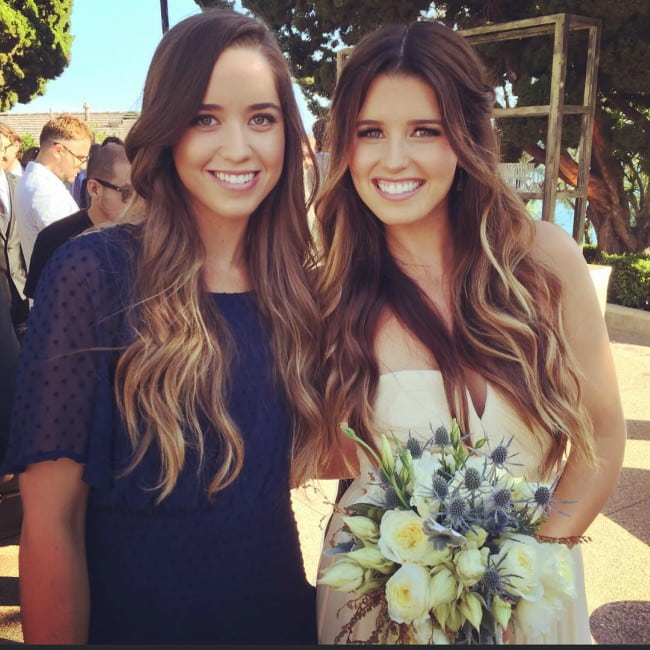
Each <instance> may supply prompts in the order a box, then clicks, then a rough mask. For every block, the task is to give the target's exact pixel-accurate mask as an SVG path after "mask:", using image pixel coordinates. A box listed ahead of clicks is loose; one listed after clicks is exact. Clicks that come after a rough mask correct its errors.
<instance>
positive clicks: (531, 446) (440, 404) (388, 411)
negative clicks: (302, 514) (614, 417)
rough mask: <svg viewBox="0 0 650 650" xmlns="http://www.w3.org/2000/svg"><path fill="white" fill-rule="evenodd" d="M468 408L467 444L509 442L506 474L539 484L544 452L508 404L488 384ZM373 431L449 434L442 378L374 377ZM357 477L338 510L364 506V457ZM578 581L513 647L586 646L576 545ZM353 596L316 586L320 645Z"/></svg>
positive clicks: (331, 530) (329, 638)
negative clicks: (538, 630) (552, 614)
mask: <svg viewBox="0 0 650 650" xmlns="http://www.w3.org/2000/svg"><path fill="white" fill-rule="evenodd" d="M468 402H469V405H470V406H469V409H470V413H469V416H470V433H471V434H472V439H474V440H476V439H479V438H482V437H485V438H487V440H488V443H489V445H490V446H491V447H494V446H496V445H498V444H500V443H501V442H507V441H508V440H509V439H510V438H511V437H512V438H513V440H512V443H511V444H510V451H511V453H512V454H515V453H516V454H517V455H516V456H515V457H514V458H513V461H515V462H517V463H518V465H512V466H511V467H510V471H511V473H512V474H514V475H517V476H523V477H524V478H525V479H527V480H530V481H536V480H539V467H540V465H541V460H542V458H543V456H544V449H543V448H542V447H541V446H540V445H539V444H538V443H537V442H536V441H535V440H534V439H533V438H532V436H531V435H530V433H528V431H527V429H526V427H525V426H524V424H523V423H522V422H521V420H520V419H519V417H518V416H517V414H516V413H515V411H514V410H513V409H512V408H511V407H510V406H509V404H508V402H507V401H506V400H505V399H504V398H503V397H502V396H501V395H500V394H499V393H498V392H497V391H496V390H495V389H494V388H493V387H492V386H491V385H490V384H489V383H488V386H487V396H486V401H485V407H484V410H483V414H482V416H480V417H479V416H478V414H477V413H476V411H475V410H474V408H473V406H472V402H471V399H470V398H469V394H468ZM375 425H376V426H375V430H376V431H378V432H380V433H383V432H391V433H392V434H394V435H395V436H396V437H397V438H398V439H400V440H404V441H406V440H407V439H408V436H409V433H410V434H411V435H412V436H414V437H419V438H421V439H422V440H423V441H424V440H427V439H428V438H430V437H431V435H432V432H433V431H435V430H436V428H438V427H439V426H445V427H447V429H449V427H450V425H451V416H450V414H449V409H448V407H447V401H446V398H445V393H444V388H443V382H442V376H441V374H440V372H439V371H437V370H402V371H398V372H392V373H388V374H383V375H381V376H380V378H379V385H378V390H377V398H376V401H375ZM359 459H360V468H361V469H360V473H359V477H358V478H357V479H355V480H354V481H353V482H352V484H351V485H350V487H349V489H348V490H347V491H346V493H345V494H344V495H343V497H342V498H341V500H340V502H339V506H341V507H342V508H345V507H346V506H348V505H349V504H352V503H355V502H358V501H363V500H364V495H365V494H366V489H367V488H366V486H367V481H368V473H369V470H370V467H371V466H370V463H369V461H368V459H367V457H366V456H365V455H363V454H362V453H360V454H359ZM341 527H342V521H341V518H340V516H339V515H337V514H336V513H335V514H334V515H333V516H332V519H331V521H330V523H329V526H328V529H327V531H326V534H325V537H324V549H323V550H324V551H326V550H327V549H329V548H330V547H331V546H332V545H333V542H334V538H335V536H336V533H337V531H339V530H340V529H341ZM572 555H573V560H574V563H575V575H576V582H577V588H576V591H577V597H576V599H575V600H572V601H569V603H568V606H567V607H566V608H565V610H564V612H563V614H562V615H561V616H560V617H559V619H558V620H557V622H556V623H555V624H553V625H551V626H550V627H549V628H548V630H547V632H546V633H545V634H544V635H543V636H538V637H535V638H529V637H528V638H527V637H525V636H524V635H523V634H522V633H521V631H515V638H514V643H515V644H553V645H564V644H590V643H592V640H591V633H590V630H589V612H588V609H587V601H586V596H585V586H584V571H583V566H582V555H581V551H580V547H579V546H574V548H573V549H572ZM334 559H335V558H334V557H332V556H328V555H325V554H324V553H323V554H322V555H321V559H320V564H319V568H318V576H320V574H321V572H322V570H323V569H325V568H326V567H328V566H329V565H330V564H331V563H332V562H333V561H334ZM356 597H357V596H356V595H355V594H347V593H344V592H340V591H336V590H334V589H332V588H331V587H328V586H325V585H318V586H317V596H316V608H317V620H318V639H319V643H321V644H328V645H329V644H333V643H334V642H335V641H334V640H335V638H336V636H337V635H338V634H339V632H340V630H341V627H342V626H343V625H344V624H346V623H347V622H348V621H349V620H350V618H351V616H352V614H353V611H352V610H351V609H350V608H348V607H346V604H347V603H348V602H349V601H350V600H354V599H355V598H356ZM374 626H375V619H374V617H373V615H372V613H370V614H369V615H368V616H366V617H364V618H363V619H362V621H361V622H360V623H359V625H358V626H357V628H356V634H355V641H357V642H362V641H363V640H365V639H368V638H369V636H370V635H371V633H372V631H373V629H374Z"/></svg>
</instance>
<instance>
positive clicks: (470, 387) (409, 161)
mask: <svg viewBox="0 0 650 650" xmlns="http://www.w3.org/2000/svg"><path fill="white" fill-rule="evenodd" d="M493 106H494V92H493V89H492V85H491V84H490V83H488V81H487V76H486V73H485V71H484V68H483V66H482V64H481V62H480V61H479V59H478V57H477V56H476V54H475V53H474V51H473V50H472V48H471V47H470V46H469V45H468V44H467V43H466V42H465V40H464V39H463V38H462V37H461V36H459V35H458V34H457V33H455V32H453V31H452V30H450V29H448V28H446V27H444V26H443V25H441V24H440V23H436V22H429V21H418V22H416V23H413V24H411V25H409V26H393V27H387V28H384V29H382V30H380V31H378V32H375V33H373V34H371V35H369V36H367V37H365V39H363V40H362V41H361V43H359V45H357V46H356V48H355V49H354V51H353V53H352V55H351V57H350V58H349V59H348V60H347V62H346V64H345V66H344V68H343V71H342V74H341V77H340V79H339V82H338V84H337V88H336V90H335V93H334V97H333V101H332V107H331V112H330V115H331V121H330V125H329V151H330V164H329V167H328V175H327V177H326V178H325V181H324V186H323V193H322V195H321V197H320V199H319V201H318V202H317V207H316V214H317V217H318V219H319V223H320V225H321V238H322V242H323V250H324V264H323V272H322V275H321V279H320V286H319V299H320V302H321V309H322V311H323V314H324V315H325V332H324V341H323V356H324V360H325V400H326V417H327V418H328V419H329V427H328V435H329V437H330V446H331V449H332V454H331V458H330V459H329V464H328V466H327V468H325V470H324V475H328V476H338V477H342V476H355V477H357V478H356V479H355V480H354V481H353V482H352V484H351V485H350V487H349V489H348V490H347V492H346V493H345V494H344V495H343V497H342V498H341V500H340V503H339V508H338V509H337V513H336V514H335V515H334V516H333V518H332V520H331V522H330V525H329V528H328V530H327V532H326V535H325V540H324V554H323V556H322V560H321V566H320V571H319V575H320V572H321V571H322V570H323V569H324V568H325V567H326V566H328V565H329V563H331V562H332V557H331V556H329V555H327V554H326V553H327V550H328V549H329V548H330V547H331V546H332V544H333V543H334V541H335V539H336V534H337V532H338V531H339V530H340V529H341V525H342V522H341V519H340V512H341V511H343V510H344V508H345V507H346V506H347V505H349V504H351V503H354V502H356V501H360V500H361V501H363V500H366V499H367V498H368V496H367V491H368V489H369V488H370V487H371V483H372V480H373V479H371V478H370V477H369V469H370V467H369V464H368V461H367V460H366V459H365V458H364V457H363V456H362V455H360V454H357V450H358V449H357V447H356V446H354V445H353V443H351V442H349V441H348V440H347V439H343V436H342V435H341V434H340V432H339V431H338V424H339V422H341V421H347V423H348V424H349V426H351V427H352V428H353V429H354V430H355V431H356V432H357V433H358V434H359V435H360V436H361V437H362V438H364V439H365V440H366V441H367V442H370V443H373V442H374V443H375V444H376V441H377V439H378V436H379V434H381V433H388V432H392V433H393V434H395V435H397V436H398V437H399V438H400V439H402V440H404V439H406V438H407V437H408V435H409V434H411V435H414V436H418V437H421V438H422V439H427V438H429V437H430V436H431V432H432V431H435V429H436V428H437V427H439V426H440V425H445V426H447V427H449V425H450V422H451V418H452V417H455V418H457V419H458V421H459V423H460V427H461V430H462V431H464V432H469V433H470V434H471V437H472V439H474V440H476V439H479V438H483V437H486V438H487V439H488V443H489V444H491V445H493V446H496V445H497V444H499V443H500V442H506V441H508V440H510V439H511V438H512V442H511V443H510V447H509V449H510V451H511V453H512V454H513V455H514V454H516V456H514V458H513V460H514V462H516V463H517V465H513V466H512V467H511V470H512V473H513V474H519V475H523V476H524V477H525V478H527V479H529V480H532V481H537V480H544V481H551V480H553V479H554V478H556V477H557V478H558V483H557V490H556V494H555V498H556V499H557V500H558V501H561V502H562V504H561V508H562V510H563V512H564V513H565V514H560V513H557V512H555V511H553V512H552V513H551V516H550V517H549V518H548V519H547V520H546V521H545V522H544V524H543V526H542V529H541V531H540V533H541V534H543V535H545V536H548V537H557V538H560V537H561V538H570V537H579V536H581V535H583V534H584V533H585V531H586V530H587V528H588V527H589V525H590V524H591V522H592V521H593V519H594V518H595V517H596V515H597V514H598V512H599V511H600V509H601V508H602V507H603V505H604V504H605V502H606V501H607V499H608V498H609V496H610V494H611V493H612V491H613V490H614V488H615V486H616V482H617V479H618V474H619V471H620V467H621V463H622V457H623V451H624V445H625V426H624V419H623V414H622V410H621V404H620V396H619V392H618V386H617V381H616V375H615V371H614V366H613V361H612V356H611V350H610V346H609V340H608V336H607V330H606V327H605V324H604V320H603V317H602V314H601V312H600V308H599V304H598V300H597V297H596V294H595V290H594V287H593V284H592V282H591V278H590V276H589V272H588V267H587V265H586V263H585V261H584V259H583V257H582V254H581V251H580V248H579V247H578V246H576V243H575V242H574V241H573V240H572V239H571V238H570V237H569V236H568V235H566V234H565V233H564V232H563V231H562V230H561V229H560V228H558V227H556V226H554V225H552V224H549V223H542V222H537V223H534V222H533V221H532V220H531V218H530V217H529V215H528V213H527V212H526V210H525V206H524V205H523V203H522V202H521V200H520V199H519V197H518V196H517V195H516V193H515V192H514V191H512V190H510V189H509V188H508V187H507V186H506V185H505V184H504V183H503V181H502V180H501V178H500V176H499V174H498V171H497V163H498V160H499V158H498V145H497V138H496V134H495V129H494V120H493V116H492V108H493ZM558 474H560V476H558ZM572 556H573V559H574V563H575V569H576V572H575V573H576V580H577V588H576V591H577V596H576V598H575V599H574V600H572V601H571V603H570V606H568V607H566V608H565V609H564V610H563V611H562V612H561V614H560V615H559V617H558V618H557V620H555V622H554V623H553V624H548V625H546V624H545V621H541V622H540V623H541V624H540V626H539V628H540V629H539V630H536V631H531V630H530V629H528V630H524V629H518V628H517V627H516V626H515V627H514V629H512V630H510V631H509V633H508V634H507V635H506V639H508V640H512V641H513V642H515V643H554V644H557V643H559V644H564V643H589V642H590V634H589V621H588V609H587V605H586V601H585V590H584V582H583V574H582V562H581V557H580V548H579V545H576V546H574V547H573V550H572ZM355 597H356V596H355V595H354V594H347V593H343V592H337V591H335V590H333V589H331V588H329V587H327V586H325V585H319V586H318V593H317V615H318V625H319V640H320V642H321V643H326V644H331V643H334V642H354V643H363V642H364V641H367V640H368V639H369V637H370V635H371V634H372V632H373V630H374V627H375V626H374V623H375V621H374V616H373V615H372V614H373V613H372V612H371V613H370V615H368V616H365V617H364V618H363V619H362V620H361V622H360V623H359V624H358V625H357V626H356V627H355V628H354V629H353V630H352V631H351V632H350V634H349V635H348V634H347V632H346V633H345V634H343V635H341V634H340V633H341V631H342V628H343V626H344V625H345V624H346V622H347V621H349V619H350V617H351V616H352V615H353V614H354V604H353V603H352V601H354V599H355Z"/></svg>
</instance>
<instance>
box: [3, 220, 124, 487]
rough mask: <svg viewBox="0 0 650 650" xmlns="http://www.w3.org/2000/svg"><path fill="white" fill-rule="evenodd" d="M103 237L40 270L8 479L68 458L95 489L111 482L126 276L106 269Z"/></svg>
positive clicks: (75, 243) (73, 245)
mask: <svg viewBox="0 0 650 650" xmlns="http://www.w3.org/2000/svg"><path fill="white" fill-rule="evenodd" d="M103 235H104V233H101V232H98V233H92V234H89V235H83V236H81V237H78V238H75V239H73V240H71V241H69V242H67V243H66V244H64V245H62V246H61V247H60V248H59V249H57V251H56V252H55V254H54V255H53V256H52V258H51V260H50V261H49V262H48V264H47V265H46V267H45V269H44V271H43V275H42V276H41V279H40V281H39V284H38V288H37V292H36V299H35V304H34V307H33V309H32V311H31V313H30V316H29V321H28V326H27V331H26V334H25V337H24V339H23V343H22V346H21V352H20V359H19V369H18V378H17V384H16V396H15V402H14V410H13V414H12V426H11V434H10V442H9V448H8V450H7V455H6V458H5V462H4V471H6V472H9V473H15V472H21V471H23V470H24V469H25V466H26V465H29V464H31V463H37V462H39V461H44V460H54V459H57V458H61V457H66V458H70V459H72V460H75V461H77V462H79V463H82V464H84V465H85V468H84V475H83V478H84V480H85V481H86V482H87V483H88V484H90V485H91V486H92V487H106V486H107V484H108V483H109V482H110V481H111V477H112V469H113V468H112V467H111V435H112V431H113V429H114V419H115V417H116V415H115V412H116V409H115V400H114V397H113V376H114V365H115V360H116V358H117V356H118V354H119V347H120V346H119V336H118V334H117V333H118V330H119V326H118V325H116V322H118V321H119V320H120V317H119V314H120V313H121V311H122V310H120V309H119V305H118V303H117V301H116V294H119V291H118V290H119V289H120V284H121V283H120V282H119V280H118V279H117V277H118V276H120V275H122V276H123V274H124V271H123V270H122V271H121V272H120V273H118V274H117V276H116V273H115V268H112V269H111V267H112V266H114V265H111V264H108V263H107V256H106V251H107V250H108V249H107V245H106V237H104V236H103ZM100 243H101V244H102V245H101V246H99V245H98V244H100ZM122 280H124V278H123V277H122Z"/></svg>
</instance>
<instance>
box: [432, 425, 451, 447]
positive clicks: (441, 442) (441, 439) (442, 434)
mask: <svg viewBox="0 0 650 650" xmlns="http://www.w3.org/2000/svg"><path fill="white" fill-rule="evenodd" d="M433 440H434V442H435V444H436V446H437V447H446V446H447V445H450V444H451V438H450V437H449V432H448V431H447V429H445V427H438V428H437V429H436V432H435V434H434V438H433Z"/></svg>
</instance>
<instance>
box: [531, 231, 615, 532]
mask: <svg viewBox="0 0 650 650" xmlns="http://www.w3.org/2000/svg"><path fill="white" fill-rule="evenodd" d="M537 249H538V254H539V255H540V256H541V257H542V259H544V260H545V261H546V262H547V263H548V264H550V266H551V267H552V268H553V269H554V270H555V271H556V273H557V274H558V275H559V277H560V279H561V281H562V285H563V291H564V297H563V300H562V306H561V309H562V317H563V325H564V333H565V340H566V344H567V347H568V348H569V349H570V350H571V352H572V353H573V356H574V359H575V361H576V363H577V366H578V370H579V372H580V373H581V375H582V393H583V399H584V403H585V406H586V408H587V410H588V412H589V415H590V416H591V420H592V422H593V427H594V434H593V435H594V449H595V453H596V456H597V462H598V466H597V467H596V468H591V467H588V466H586V465H585V464H584V463H583V462H581V461H580V460H579V459H578V458H577V457H576V454H575V453H570V454H569V457H568V459H567V462H566V465H565V468H564V471H563V473H562V477H561V479H560V481H559V483H558V486H557V491H556V499H558V500H566V501H570V502H571V503H566V504H558V507H559V509H561V510H562V511H563V512H566V513H567V514H568V515H569V516H568V517H567V516H563V515H561V514H558V513H552V514H551V516H550V517H549V519H548V520H547V521H546V522H545V523H544V525H543V526H542V529H541V530H540V533H541V534H543V535H548V536H552V537H572V536H579V535H582V534H584V532H585V531H586V530H587V528H588V527H589V525H590V524H591V522H592V521H593V520H594V519H595V518H596V516H597V515H598V513H599V512H600V511H601V509H602V508H603V506H604V505H605V504H606V503H607V500H608V499H609V497H610V496H611V494H612V493H613V492H614V490H615V488H616V485H617V482H618V478H619V474H620V470H621V466H622V464H623V453H624V451H625V438H626V432H625V419H624V417H623V409H622V405H621V398H620V393H619V388H618V381H617V379H616V371H615V367H614V360H613V357H612V352H611V347H610V343H609V336H608V333H607V328H606V326H605V319H604V318H603V316H602V313H601V311H600V305H599V303H598V298H597V296H596V290H595V288H594V285H593V281H592V279H591V276H590V274H589V267H588V266H587V263H586V262H585V260H584V257H583V255H582V251H581V250H580V248H579V246H577V244H576V243H575V241H574V240H573V239H571V238H570V237H569V235H567V234H566V233H565V232H564V231H562V230H561V229H560V228H559V227H557V226H555V225H553V224H550V223H544V222H540V223H538V224H537Z"/></svg>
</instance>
